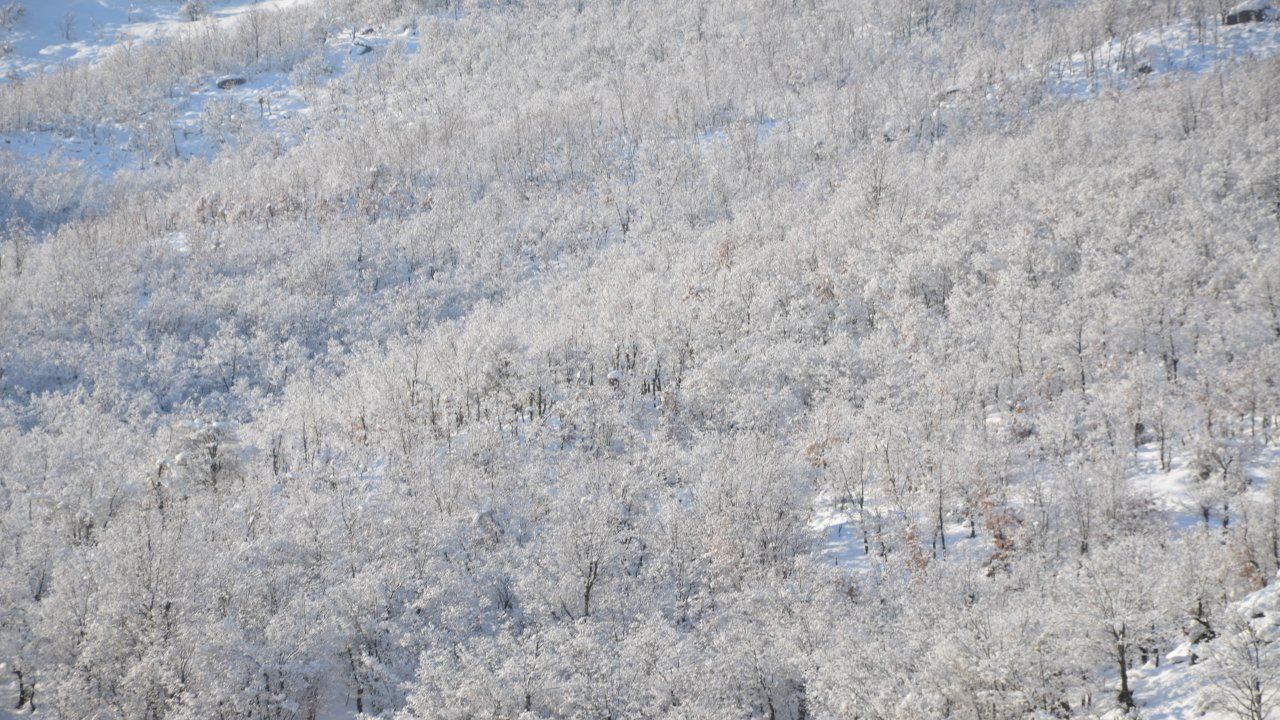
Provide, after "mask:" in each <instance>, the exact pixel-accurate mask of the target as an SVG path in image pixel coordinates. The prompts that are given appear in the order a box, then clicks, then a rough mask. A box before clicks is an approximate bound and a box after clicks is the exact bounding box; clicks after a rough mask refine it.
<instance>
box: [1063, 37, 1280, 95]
mask: <svg viewBox="0 0 1280 720" xmlns="http://www.w3.org/2000/svg"><path fill="white" fill-rule="evenodd" d="M1277 50H1280V22H1277V21H1276V20H1274V18H1273V19H1272V20H1269V21H1264V22H1249V23H1239V24H1235V25H1221V24H1219V23H1218V22H1217V20H1216V19H1214V18H1207V19H1203V20H1200V21H1195V20H1190V19H1188V20H1183V21H1181V22H1178V23H1175V24H1172V25H1168V26H1164V27H1157V28H1148V29H1146V30H1143V31H1141V32H1138V33H1135V34H1133V35H1132V36H1129V37H1123V38H1121V37H1113V38H1111V39H1110V40H1108V41H1106V42H1104V43H1102V44H1101V45H1098V46H1097V47H1094V48H1091V49H1089V50H1087V51H1084V52H1077V53H1074V54H1072V55H1070V56H1068V57H1065V58H1063V59H1061V60H1060V61H1058V62H1057V63H1054V64H1053V65H1052V66H1051V67H1049V68H1048V71H1047V76H1046V78H1045V87H1046V89H1047V90H1048V92H1049V93H1050V94H1052V95H1061V96H1074V97H1088V96H1090V95H1093V94H1095V93H1097V92H1099V91H1102V90H1106V89H1118V90H1125V89H1130V88H1133V87H1140V86H1141V85H1143V84H1146V83H1151V82H1156V81H1157V80H1158V79H1160V78H1163V77H1166V76H1171V75H1177V74H1180V73H1191V74H1204V73H1210V72H1217V71H1219V70H1221V69H1224V68H1226V67H1228V66H1230V65H1231V64H1232V63H1234V62H1238V61H1240V60H1245V59H1264V58H1268V57H1271V56H1273V55H1275V54H1276V52H1277Z"/></svg>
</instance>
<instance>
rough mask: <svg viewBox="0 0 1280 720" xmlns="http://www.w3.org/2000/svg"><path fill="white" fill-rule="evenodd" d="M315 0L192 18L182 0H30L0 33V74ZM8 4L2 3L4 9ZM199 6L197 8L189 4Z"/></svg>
mask: <svg viewBox="0 0 1280 720" xmlns="http://www.w3.org/2000/svg"><path fill="white" fill-rule="evenodd" d="M307 2H311V0H203V1H202V2H200V3H199V5H200V6H202V7H203V8H204V9H205V12H204V13H203V15H202V16H198V17H197V18H196V19H193V18H192V16H191V14H188V13H186V12H184V8H187V7H188V5H187V4H184V3H181V2H158V1H156V0H150V1H148V0H26V1H25V2H20V3H19V4H20V5H22V6H23V8H24V10H23V12H22V14H21V16H20V17H19V18H18V19H17V21H16V22H15V23H14V24H13V27H12V28H10V29H9V30H8V31H7V32H5V31H2V30H0V43H6V46H5V47H7V49H8V52H7V53H2V54H0V76H4V75H8V74H9V73H11V72H14V71H18V72H21V73H30V72H34V71H39V70H42V69H51V68H54V67H56V66H58V65H60V64H62V63H66V62H97V61H98V60H101V59H102V58H103V57H104V56H105V55H106V54H107V53H109V52H111V51H112V50H113V49H114V48H115V47H117V46H118V45H120V44H121V43H123V42H126V41H144V42H145V41H149V40H154V39H158V38H163V37H168V36H171V35H174V34H176V33H178V32H181V31H182V30H183V29H184V28H189V27H192V26H193V23H198V22H214V23H221V24H228V23H232V22H235V21H236V19H237V18H239V17H240V16H242V15H244V14H245V13H247V12H249V11H251V10H255V9H257V10H274V9H280V8H284V7H289V6H292V5H299V4H302V3H307ZM7 4H8V2H4V3H0V7H4V6H5V5H7ZM191 7H196V5H191Z"/></svg>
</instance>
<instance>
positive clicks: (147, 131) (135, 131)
mask: <svg viewBox="0 0 1280 720" xmlns="http://www.w3.org/2000/svg"><path fill="white" fill-rule="evenodd" d="M305 2H310V0H260V1H259V2H236V0H224V1H223V2H221V3H216V4H215V3H209V4H208V7H209V10H208V13H209V14H208V15H207V16H206V17H205V19H203V20H199V21H196V23H197V24H198V23H201V22H214V23H223V24H228V23H234V22H236V21H237V20H238V19H239V18H240V17H241V16H243V15H244V14H245V13H246V12H248V11H250V10H253V9H260V10H264V11H265V10H271V9H280V8H284V7H289V6H293V5H299V4H302V3H305ZM0 5H2V3H0ZM36 5H37V4H36V3H29V4H28V10H27V12H26V14H25V15H24V16H23V18H22V20H21V21H20V22H19V23H18V25H17V26H16V27H15V29H14V31H13V37H17V38H18V39H19V40H18V42H16V43H14V47H15V50H14V52H12V53H10V55H9V56H8V57H6V58H3V59H0V75H3V74H4V73H6V72H14V71H20V72H29V71H32V70H38V69H49V68H51V67H53V66H54V65H56V64H58V63H65V62H82V61H83V62H90V63H93V62H97V61H98V60H100V59H101V58H103V57H105V56H106V55H107V54H108V53H109V52H111V51H112V49H113V48H114V47H116V46H117V43H119V42H122V41H125V40H127V39H137V38H163V37H166V36H169V35H173V34H175V33H178V32H182V31H184V30H185V29H187V28H190V27H192V26H193V24H192V22H190V21H188V20H185V19H183V18H182V17H180V15H179V8H180V4H178V3H146V4H144V6H143V7H141V8H140V7H139V6H138V5H137V4H131V3H128V2H125V1H123V0H94V1H93V2H88V1H87V0H64V1H63V2H52V1H50V2H44V3H40V4H39V6H38V10H37V9H34V8H36ZM82 8H83V10H84V15H83V16H81V15H80V10H81V9H82ZM68 12H69V13H72V14H76V16H77V17H78V18H79V17H83V18H84V20H83V22H91V24H92V26H93V27H94V28H96V30H95V31H94V33H92V34H91V35H86V36H84V37H80V36H77V39H76V40H74V41H73V42H62V41H60V40H61V38H60V37H59V36H58V35H57V33H56V32H55V31H56V30H57V28H56V27H55V23H53V22H52V19H53V18H54V17H55V16H61V14H65V13H68ZM78 22H79V21H78ZM392 41H395V42H396V45H397V47H398V48H400V49H401V50H402V51H403V52H405V53H413V52H416V51H417V49H418V36H417V33H416V31H414V30H412V29H400V30H398V31H397V32H395V33H394V34H393V33H387V32H380V31H378V30H374V29H372V28H369V29H366V30H363V31H362V32H361V33H360V34H359V35H358V36H357V35H356V34H354V33H349V34H345V35H344V34H335V35H332V36H330V37H329V38H328V40H327V42H326V44H325V46H324V47H323V48H322V49H317V50H316V52H315V54H314V55H313V56H312V57H311V58H310V59H309V60H308V61H304V63H300V64H299V66H298V67H296V68H295V69H294V70H293V71H292V72H285V71H270V72H260V73H257V74H254V73H246V74H243V75H238V76H218V77H212V76H211V77H209V78H208V80H207V82H204V83H202V84H200V85H198V86H196V87H193V88H188V89H181V88H179V89H175V90H185V91H182V92H175V93H174V94H172V95H171V97H170V98H169V99H168V100H167V105H168V109H169V111H170V115H169V117H167V118H154V117H153V118H151V119H150V122H149V126H148V125H141V126H140V125H134V124H126V123H112V122H103V123H99V124H95V125H93V126H84V127H80V128H77V129H75V130H73V131H68V130H66V129H62V130H52V131H29V132H8V133H0V156H2V154H3V153H5V152H10V153H13V154H14V155H16V157H17V159H18V160H20V161H23V162H24V163H44V162H47V161H49V160H53V161H54V162H55V163H58V164H60V165H64V166H71V167H77V168H79V169H80V170H81V171H83V172H86V173H89V174H91V175H95V176H97V177H99V178H102V179H110V178H112V177H114V176H115V175H116V173H118V172H120V171H122V170H135V171H137V170H144V169H146V167H147V166H149V165H151V164H156V163H165V164H168V163H172V162H183V161H186V160H189V159H192V158H202V159H204V160H212V159H213V158H214V157H216V156H217V155H218V154H219V153H220V152H221V151H222V150H223V149H224V148H225V147H226V146H228V145H233V144H235V143H236V142H238V141H239V140H241V139H243V138H245V137H249V136H252V135H253V134H254V133H261V134H265V135H267V136H268V137H273V138H275V139H276V140H277V141H278V143H279V144H280V145H281V146H282V147H289V146H291V145H293V144H296V142H297V141H298V140H299V139H300V138H301V137H302V136H303V135H304V134H305V132H306V129H307V123H306V116H307V114H308V113H309V110H310V109H309V107H308V103H307V99H306V97H305V96H304V92H303V89H302V88H301V87H300V85H301V84H303V83H306V82H309V81H311V82H317V83H324V82H331V81H332V80H333V79H334V78H338V77H341V76H342V75H343V74H344V73H347V72H349V71H351V70H353V69H355V68H357V67H359V66H361V65H364V64H367V63H370V62H373V61H375V60H376V59H377V58H378V57H380V56H381V55H382V53H384V52H385V50H386V48H387V46H388V45H389V44H390V43H391V42H392ZM298 68H301V70H299V69H298ZM308 68H310V69H311V71H312V72H310V73H308V72H307V69H308ZM226 80H231V81H232V82H221V81H226ZM0 82H4V81H3V80H0Z"/></svg>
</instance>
